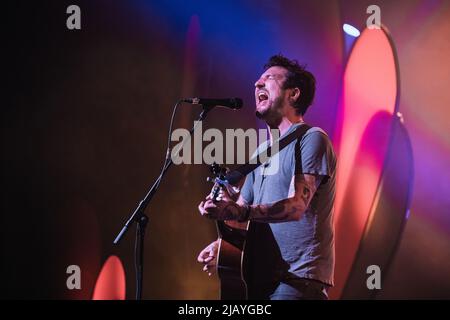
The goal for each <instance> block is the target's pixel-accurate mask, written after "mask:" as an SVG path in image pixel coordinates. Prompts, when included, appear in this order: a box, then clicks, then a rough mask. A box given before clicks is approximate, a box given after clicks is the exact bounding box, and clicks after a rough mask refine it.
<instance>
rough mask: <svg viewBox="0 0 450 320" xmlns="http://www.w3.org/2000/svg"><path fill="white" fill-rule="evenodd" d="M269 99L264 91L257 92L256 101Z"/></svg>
mask: <svg viewBox="0 0 450 320" xmlns="http://www.w3.org/2000/svg"><path fill="white" fill-rule="evenodd" d="M267 99H269V95H268V94H267V92H265V91H259V92H258V103H259V102H262V101H265V100H267Z"/></svg>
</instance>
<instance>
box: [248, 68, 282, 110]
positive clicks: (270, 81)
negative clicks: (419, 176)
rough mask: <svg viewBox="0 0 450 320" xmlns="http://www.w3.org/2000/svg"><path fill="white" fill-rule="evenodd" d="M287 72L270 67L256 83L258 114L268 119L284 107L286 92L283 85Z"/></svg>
mask: <svg viewBox="0 0 450 320" xmlns="http://www.w3.org/2000/svg"><path fill="white" fill-rule="evenodd" d="M286 75H287V70H286V69H284V68H283V67H277V66H275V67H270V68H269V69H267V70H266V71H265V72H264V73H263V74H262V75H261V77H260V78H259V79H258V81H256V82H255V99H256V114H257V116H258V117H260V118H262V119H266V118H267V117H270V116H271V115H274V114H275V113H277V112H280V109H281V108H282V107H283V101H284V99H285V92H286V90H284V89H283V83H284V81H285V80H286Z"/></svg>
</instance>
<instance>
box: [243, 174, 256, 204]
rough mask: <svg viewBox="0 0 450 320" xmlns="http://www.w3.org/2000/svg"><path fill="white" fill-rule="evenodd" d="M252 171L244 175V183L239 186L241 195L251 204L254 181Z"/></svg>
mask: <svg viewBox="0 0 450 320" xmlns="http://www.w3.org/2000/svg"><path fill="white" fill-rule="evenodd" d="M254 176H255V173H254V171H253V172H251V173H249V174H248V175H247V176H246V177H245V181H244V185H243V186H242V188H241V196H242V198H244V200H245V202H246V203H248V204H253V183H254V179H255V178H254Z"/></svg>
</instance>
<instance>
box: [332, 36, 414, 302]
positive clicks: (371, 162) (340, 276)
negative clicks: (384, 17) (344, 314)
mask: <svg viewBox="0 0 450 320" xmlns="http://www.w3.org/2000/svg"><path fill="white" fill-rule="evenodd" d="M398 100H399V79H398V64H397V60H396V53H395V48H394V46H393V43H392V41H391V39H390V37H389V35H388V33H387V31H386V30H385V28H381V29H365V30H364V31H363V32H362V33H361V36H360V37H359V38H358V39H357V40H356V42H355V44H354V47H353V49H352V52H351V53H350V56H349V58H348V62H347V67H346V70H345V73H344V81H343V87H342V95H341V101H340V112H341V113H340V115H339V120H338V124H337V132H336V135H335V142H336V145H335V146H336V150H337V152H338V174H337V185H336V202H335V210H336V211H335V213H336V214H335V227H336V237H335V239H336V267H335V287H334V288H333V289H332V290H331V292H330V297H331V298H339V297H343V298H345V297H346V296H347V295H344V296H342V292H343V290H344V286H345V285H346V282H347V281H348V279H349V278H350V276H351V275H352V273H353V271H355V264H354V263H355V261H356V260H357V254H358V255H360V253H361V245H362V240H363V239H364V238H365V236H366V235H367V234H369V232H370V227H371V225H370V222H371V221H372V220H373V219H374V215H375V212H376V210H375V208H377V207H378V204H379V202H380V201H381V198H380V197H379V196H377V193H379V190H380V188H381V187H382V185H381V181H382V177H383V174H384V170H385V166H386V160H387V156H388V154H389V153H390V149H391V148H392V147H393V145H392V143H393V142H392V141H393V140H394V137H393V134H394V127H396V126H395V125H396V124H398V125H400V126H401V123H399V120H398V119H397V118H396V116H394V115H395V114H396V112H397V108H398ZM406 139H407V134H406ZM408 142H409V140H408ZM408 159H409V158H408ZM405 161H406V162H405V168H406V167H407V165H409V164H410V163H409V162H408V160H405ZM384 181H385V182H387V183H390V181H391V180H390V179H384ZM405 187H406V188H409V187H410V185H409V184H405ZM406 194H409V193H408V192H406ZM406 198H407V199H409V198H408V197H406ZM399 201H401V202H404V201H405V199H404V197H399ZM408 201H409V200H408ZM397 216H398V215H397ZM404 216H405V212H401V215H400V216H399V217H401V219H402V221H403V220H404ZM393 225H396V226H398V223H394V224H393ZM400 225H402V226H403V224H401V223H400ZM395 232H396V233H401V230H397V229H396V231H395ZM363 235H364V236H363ZM395 239H398V237H397V238H395ZM395 244H396V242H395V243H394V244H392V247H395ZM391 249H392V248H389V250H390V251H392V250H391ZM369 260H370V259H369ZM366 262H367V261H366ZM369 262H370V261H369ZM363 267H364V266H359V267H358V268H363ZM366 267H367V266H365V267H364V270H363V272H365V271H366V269H365V268H366ZM352 268H353V269H352ZM357 271H358V272H360V270H357ZM359 274H360V273H359ZM364 274H365V273H364ZM362 285H364V286H365V281H364V283H363V284H362ZM366 289H367V288H366ZM347 291H348V290H347ZM353 297H354V296H353Z"/></svg>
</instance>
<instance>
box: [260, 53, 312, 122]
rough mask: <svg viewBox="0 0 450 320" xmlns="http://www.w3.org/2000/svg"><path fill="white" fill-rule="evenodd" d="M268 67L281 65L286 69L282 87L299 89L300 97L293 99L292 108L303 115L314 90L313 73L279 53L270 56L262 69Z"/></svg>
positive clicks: (309, 103) (310, 102) (310, 101)
mask: <svg viewBox="0 0 450 320" xmlns="http://www.w3.org/2000/svg"><path fill="white" fill-rule="evenodd" d="M270 67H283V68H285V69H286V70H287V71H288V72H287V78H286V80H285V81H284V84H283V89H291V88H299V89H300V98H299V99H297V101H295V103H294V108H296V109H297V113H300V114H301V115H304V114H305V113H306V110H307V109H308V107H309V106H310V105H311V104H312V102H313V100H314V94H315V92H316V79H315V78H314V76H313V74H312V73H311V72H309V71H308V70H306V67H305V66H304V65H300V64H298V62H297V60H289V59H288V58H286V57H284V56H282V55H281V54H278V55H275V56H272V57H270V59H269V61H268V62H267V63H266V64H265V66H264V70H267V69H269V68H270Z"/></svg>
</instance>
